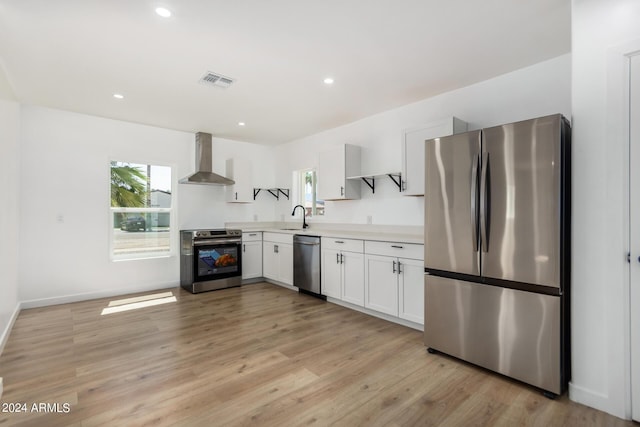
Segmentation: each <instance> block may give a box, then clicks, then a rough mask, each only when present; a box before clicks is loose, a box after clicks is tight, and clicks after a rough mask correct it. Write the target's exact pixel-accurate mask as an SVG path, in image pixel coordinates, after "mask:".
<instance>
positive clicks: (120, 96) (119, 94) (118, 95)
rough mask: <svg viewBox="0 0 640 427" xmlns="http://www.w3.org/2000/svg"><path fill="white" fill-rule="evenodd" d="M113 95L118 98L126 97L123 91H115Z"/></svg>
mask: <svg viewBox="0 0 640 427" xmlns="http://www.w3.org/2000/svg"><path fill="white" fill-rule="evenodd" d="M113 97H114V98H116V99H123V98H124V95H123V94H121V93H114V94H113Z"/></svg>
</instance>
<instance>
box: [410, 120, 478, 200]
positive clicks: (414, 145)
mask: <svg viewBox="0 0 640 427" xmlns="http://www.w3.org/2000/svg"><path fill="white" fill-rule="evenodd" d="M466 131H467V123H466V122H463V121H462V120H460V119H457V118H455V117H449V118H447V119H443V120H439V121H436V122H433V123H430V124H427V125H424V126H418V127H413V128H409V129H404V130H403V131H402V192H403V193H402V194H404V195H405V196H424V162H425V154H424V142H425V141H426V140H427V139H433V138H438V137H441V136H447V135H453V134H455V133H462V132H466Z"/></svg>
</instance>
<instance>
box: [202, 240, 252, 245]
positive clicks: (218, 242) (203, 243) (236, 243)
mask: <svg viewBox="0 0 640 427" xmlns="http://www.w3.org/2000/svg"><path fill="white" fill-rule="evenodd" d="M227 243H233V244H234V245H239V244H240V243H242V240H238V239H215V240H196V241H194V242H193V246H204V245H220V244H222V245H224V244H227Z"/></svg>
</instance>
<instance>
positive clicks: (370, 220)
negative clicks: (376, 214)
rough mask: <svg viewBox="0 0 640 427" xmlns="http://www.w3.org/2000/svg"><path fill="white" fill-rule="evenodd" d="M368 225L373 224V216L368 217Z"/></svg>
mask: <svg viewBox="0 0 640 427" xmlns="http://www.w3.org/2000/svg"><path fill="white" fill-rule="evenodd" d="M367 224H373V216H372V215H367Z"/></svg>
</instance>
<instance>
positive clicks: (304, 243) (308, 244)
mask: <svg viewBox="0 0 640 427" xmlns="http://www.w3.org/2000/svg"><path fill="white" fill-rule="evenodd" d="M293 244H294V245H307V246H320V243H309V242H294V243H293Z"/></svg>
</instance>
